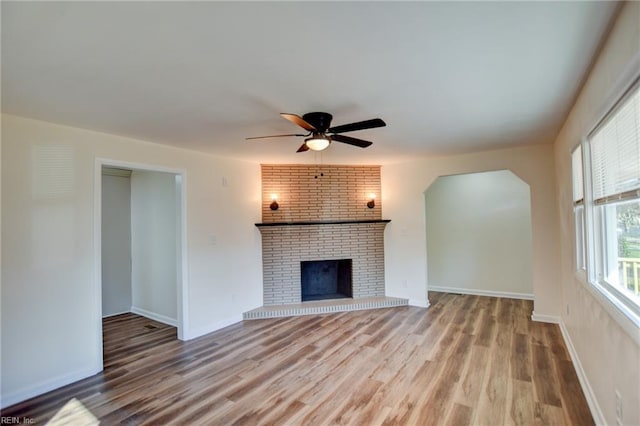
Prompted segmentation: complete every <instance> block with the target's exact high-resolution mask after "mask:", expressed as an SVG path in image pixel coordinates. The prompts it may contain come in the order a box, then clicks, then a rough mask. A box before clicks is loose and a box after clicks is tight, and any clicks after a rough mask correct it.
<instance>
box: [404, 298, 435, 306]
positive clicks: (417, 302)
mask: <svg viewBox="0 0 640 426" xmlns="http://www.w3.org/2000/svg"><path fill="white" fill-rule="evenodd" d="M409 306H416V307H418V308H428V307H429V306H431V303H429V299H427V300H422V299H409Z"/></svg>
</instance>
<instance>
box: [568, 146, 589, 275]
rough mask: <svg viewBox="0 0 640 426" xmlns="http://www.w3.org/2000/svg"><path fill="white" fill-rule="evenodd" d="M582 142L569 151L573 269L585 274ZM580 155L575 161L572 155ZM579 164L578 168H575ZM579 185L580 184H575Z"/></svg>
mask: <svg viewBox="0 0 640 426" xmlns="http://www.w3.org/2000/svg"><path fill="white" fill-rule="evenodd" d="M582 145H583V144H582V142H581V143H579V144H578V145H577V146H576V147H575V148H573V150H572V151H571V190H572V191H571V195H572V203H573V228H574V242H575V245H574V257H573V260H574V270H575V271H576V272H579V273H583V274H586V271H587V229H586V227H587V221H586V206H585V185H584V183H585V176H584V175H585V173H584V170H585V166H584V154H583V149H582ZM578 152H579V155H580V158H579V161H578V162H576V161H575V158H574V156H575V155H576V154H578ZM576 165H579V170H576V169H575V167H576ZM576 172H578V175H579V176H580V181H579V182H576ZM577 185H581V186H577ZM578 189H579V190H580V192H582V193H581V194H580V195H581V196H576V192H577V190H578Z"/></svg>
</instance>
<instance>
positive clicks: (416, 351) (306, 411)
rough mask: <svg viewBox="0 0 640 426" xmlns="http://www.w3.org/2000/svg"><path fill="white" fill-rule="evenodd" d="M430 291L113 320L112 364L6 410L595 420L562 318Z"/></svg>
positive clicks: (296, 419)
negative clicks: (230, 314)
mask: <svg viewBox="0 0 640 426" xmlns="http://www.w3.org/2000/svg"><path fill="white" fill-rule="evenodd" d="M430 301H431V303H432V306H431V307H430V308H428V309H422V308H415V307H398V308H389V309H379V310H369V311H357V312H344V313H338V314H328V315H317V316H303V317H293V318H278V319H266V320H253V321H244V322H242V323H239V324H236V325H233V326H231V327H227V328H225V329H223V330H220V331H218V332H215V333H212V334H209V335H206V336H203V337H201V338H198V339H195V340H191V341H189V342H180V341H178V340H176V332H175V329H174V328H172V327H168V326H165V325H162V324H159V323H156V322H154V321H150V320H148V319H146V318H142V317H139V316H135V315H130V314H125V315H121V316H117V317H112V318H109V319H106V320H105V321H104V353H105V363H104V366H105V370H104V372H103V373H102V374H98V375H96V376H93V377H91V378H88V379H85V380H82V381H80V382H77V383H75V384H72V385H69V386H67V387H64V388H61V389H58V390H55V391H53V392H50V393H48V394H45V395H42V396H39V397H36V398H34V399H31V400H29V401H26V402H23V403H20V404H18V405H15V406H13V407H9V409H6V410H3V412H2V415H3V416H28V417H31V418H35V419H36V421H37V422H38V423H43V422H44V421H46V420H47V419H49V418H51V417H52V416H53V415H54V414H55V413H56V411H58V410H59V409H60V407H62V406H63V405H64V404H65V403H66V402H67V401H68V400H69V399H71V398H74V397H75V398H77V399H78V400H79V401H80V402H82V404H84V406H85V407H86V408H87V409H88V410H89V411H90V412H92V413H93V415H95V416H96V417H97V418H98V419H100V421H101V424H103V425H115V424H127V425H138V424H145V425H167V424H176V425H187V424H190V425H208V424H211V425H234V424H237V425H255V424H272V425H323V424H348V425H367V426H368V425H381V424H382V425H467V424H474V425H491V426H493V425H503V424H518V425H562V424H567V425H569V424H573V425H589V424H593V420H592V418H591V415H590V413H589V409H588V406H587V403H586V401H585V398H584V396H583V393H582V390H581V388H580V385H579V383H578V379H577V376H576V373H575V371H574V368H573V365H572V363H571V361H570V358H569V355H568V353H567V349H566V348H565V345H564V343H563V340H562V337H561V334H560V330H559V328H558V326H556V325H552V324H543V323H535V322H532V321H531V320H530V319H529V316H530V315H531V310H532V303H531V302H530V301H522V300H513V299H499V298H490V297H479V296H464V295H452V294H443V293H431V294H430ZM43 355H44V354H43Z"/></svg>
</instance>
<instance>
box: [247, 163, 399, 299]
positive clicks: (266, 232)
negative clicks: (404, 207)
mask: <svg viewBox="0 0 640 426" xmlns="http://www.w3.org/2000/svg"><path fill="white" fill-rule="evenodd" d="M273 197H275V198H277V202H278V205H279V207H278V209H277V210H272V209H271V208H270V204H271V203H272V198H273ZM373 197H375V206H374V207H373V208H369V207H368V206H367V203H368V202H369V201H371V199H372V198H373ZM381 207H382V205H381V196H380V167H379V166H336V165H332V166H326V165H325V166H307V165H262V223H259V224H256V226H258V228H259V229H260V232H261V234H262V262H263V283H264V287H263V295H264V305H265V306H275V305H286V304H293V303H300V302H301V301H302V289H301V279H302V266H301V265H302V262H307V261H318V260H340V259H349V260H350V261H351V262H350V263H351V274H352V280H351V284H352V297H353V299H354V300H355V299H363V298H371V297H384V295H385V285H384V228H385V226H386V224H387V223H388V222H389V220H383V219H382V218H381Z"/></svg>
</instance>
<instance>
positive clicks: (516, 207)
mask: <svg viewBox="0 0 640 426" xmlns="http://www.w3.org/2000/svg"><path fill="white" fill-rule="evenodd" d="M425 215H426V234H427V235H426V241H427V281H428V290H430V291H443V292H452V293H465V294H478V295H487V296H502V297H512V298H521V299H533V269H532V242H531V240H532V235H531V195H530V188H529V185H528V184H527V183H525V182H524V181H522V180H521V179H520V178H518V177H517V176H516V175H514V174H513V173H512V172H510V171H508V170H499V171H491V172H483V173H470V174H461V175H451V176H441V177H439V178H437V179H436V180H435V181H434V182H433V184H432V185H431V186H430V187H429V188H428V189H427V191H425Z"/></svg>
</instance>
